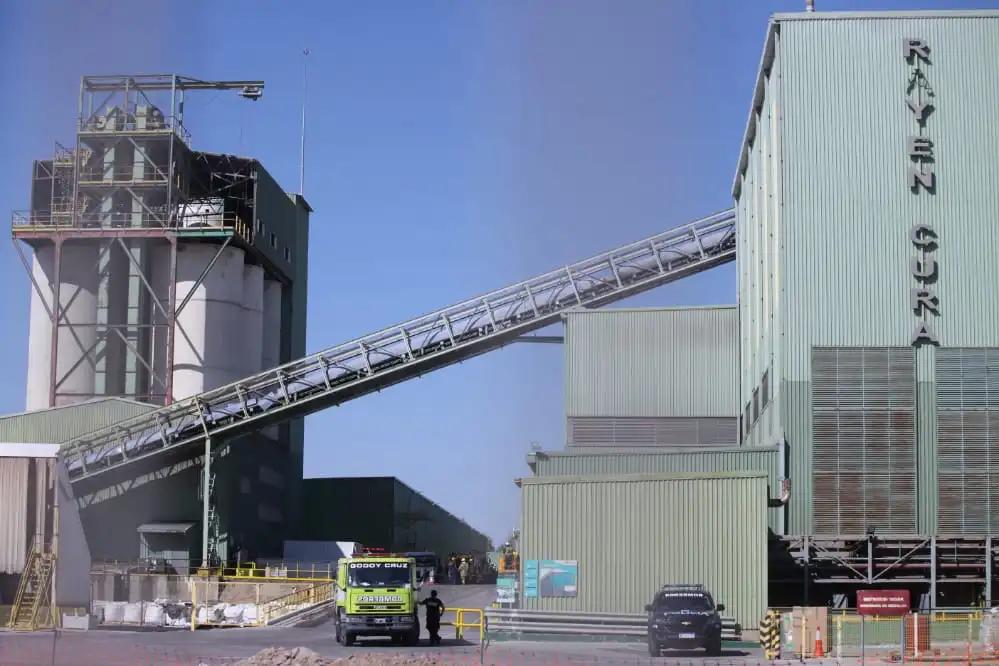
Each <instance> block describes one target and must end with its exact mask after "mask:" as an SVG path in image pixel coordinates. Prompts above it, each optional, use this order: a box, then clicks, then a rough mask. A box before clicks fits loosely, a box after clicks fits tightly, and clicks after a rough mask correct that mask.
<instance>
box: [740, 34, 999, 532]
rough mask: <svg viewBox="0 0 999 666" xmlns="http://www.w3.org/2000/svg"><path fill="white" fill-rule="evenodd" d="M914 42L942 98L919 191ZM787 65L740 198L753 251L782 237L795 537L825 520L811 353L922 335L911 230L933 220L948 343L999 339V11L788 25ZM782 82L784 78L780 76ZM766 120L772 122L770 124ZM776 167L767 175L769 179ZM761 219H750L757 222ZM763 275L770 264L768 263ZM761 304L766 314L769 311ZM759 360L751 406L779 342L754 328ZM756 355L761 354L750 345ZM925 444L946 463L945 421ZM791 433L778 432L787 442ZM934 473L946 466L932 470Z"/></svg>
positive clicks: (761, 291)
mask: <svg viewBox="0 0 999 666" xmlns="http://www.w3.org/2000/svg"><path fill="white" fill-rule="evenodd" d="M903 38H919V39H922V40H924V41H925V42H926V43H927V44H928V45H929V46H930V48H931V61H932V62H931V64H929V65H927V66H926V67H925V68H924V71H925V74H926V76H927V77H928V80H929V81H930V83H931V85H932V87H933V91H934V93H935V97H934V98H933V103H934V110H933V112H932V114H931V115H930V116H929V117H928V119H927V122H926V129H925V134H926V136H928V137H929V138H930V139H931V140H932V141H933V152H934V159H935V169H936V175H937V187H936V191H935V193H934V194H928V193H926V192H922V191H921V192H919V193H918V194H913V193H912V192H911V191H910V190H909V188H908V186H907V182H906V173H907V169H908V167H909V164H910V163H911V161H910V159H909V157H908V154H907V149H906V139H907V137H908V136H910V135H913V134H916V133H917V131H918V128H917V125H916V123H915V121H914V118H913V114H912V112H911V111H910V110H909V109H908V108H907V106H906V102H905V100H906V94H907V85H908V83H909V77H910V75H911V74H912V66H911V65H909V64H908V63H907V62H906V61H905V59H904V58H903V53H902V44H903V42H902V40H903ZM773 44H774V47H773V55H774V59H775V60H774V62H775V64H774V67H773V69H772V71H771V74H770V77H769V78H766V79H765V80H764V82H763V84H762V88H763V89H764V90H765V92H766V95H765V96H764V97H763V99H764V103H763V104H762V105H761V106H760V108H761V109H766V108H767V107H770V108H771V113H772V112H773V107H772V106H771V102H773V101H774V100H775V102H774V103H776V113H777V126H776V137H774V136H773V135H772V134H771V139H773V140H772V142H771V144H770V145H769V146H768V145H766V139H765V136H766V134H767V133H766V132H757V133H756V139H755V140H754V142H753V144H752V146H751V149H750V155H749V159H748V162H747V168H746V171H745V173H744V174H743V175H742V176H741V177H740V183H741V190H740V191H739V194H738V197H737V207H738V210H739V215H740V220H739V224H740V228H739V230H740V237H741V240H740V243H742V244H745V243H754V244H756V245H759V244H760V243H761V242H762V241H761V240H758V239H757V240H754V238H757V237H758V236H759V235H760V234H764V235H765V234H766V229H768V228H769V229H771V230H772V231H773V233H774V234H775V237H774V239H773V242H774V243H775V244H776V247H777V248H778V249H777V266H776V268H775V269H774V271H775V274H776V278H775V279H776V289H777V293H778V294H779V295H780V299H779V303H778V304H777V308H776V317H775V318H774V319H775V320H774V324H775V325H774V327H773V329H772V330H773V332H774V333H775V334H776V335H778V337H777V339H779V340H781V341H782V343H781V344H779V345H776V346H773V352H774V359H773V361H772V363H773V365H774V366H775V368H776V370H775V373H774V375H773V376H774V377H775V378H779V380H778V381H774V382H773V384H774V391H775V394H776V397H777V398H778V400H777V404H776V405H775V406H776V407H777V409H778V411H779V414H780V426H782V428H783V433H784V435H785V436H786V437H787V439H788V442H789V444H790V447H791V451H792V457H791V477H792V480H793V482H794V485H793V496H792V503H791V530H792V531H795V532H807V531H811V530H812V529H813V522H812V506H811V498H812V479H811V466H812V439H811V433H812V430H813V423H812V405H811V400H810V396H811V391H812V389H811V385H810V382H811V374H810V363H811V349H812V347H813V346H857V347H863V346H907V345H909V344H910V336H911V334H912V332H913V330H914V328H915V326H916V318H915V316H914V315H913V313H912V310H911V307H910V302H909V299H910V289H912V288H913V287H916V286H918V283H917V282H916V281H915V280H914V279H913V277H912V275H911V273H910V265H909V261H910V258H911V257H912V256H914V255H915V252H914V249H913V246H912V243H911V242H910V240H909V237H908V232H909V229H910V228H911V227H912V225H913V224H915V223H917V222H923V223H928V224H931V225H932V226H933V227H934V228H935V230H936V231H937V233H938V234H939V238H940V242H939V248H938V249H937V250H936V252H935V254H936V259H937V261H938V262H939V266H940V269H939V271H938V277H937V280H936V282H935V284H934V285H933V288H934V289H935V290H936V292H937V294H938V296H939V299H940V303H941V315H940V316H937V317H933V318H932V322H933V324H934V326H935V328H936V333H937V335H938V336H939V339H940V343H941V345H943V346H961V347H972V346H999V294H997V293H996V292H995V291H994V290H992V291H988V292H983V291H982V288H981V285H983V284H992V283H994V281H995V278H994V272H995V262H994V259H995V248H996V247H999V225H996V224H995V211H996V210H997V209H999V188H997V187H996V183H997V182H999V160H996V159H995V155H996V154H999V126H997V125H996V123H995V122H994V118H995V109H996V108H999V70H997V69H996V68H995V66H994V64H995V62H997V61H999V16H996V15H994V14H993V15H992V16H990V17H983V16H979V17H971V16H967V17H961V18H958V17H947V16H935V17H931V16H923V17H919V16H914V15H903V14H899V15H896V16H893V17H887V16H879V17H864V16H863V15H854V16H851V17H844V18H837V17H835V16H832V17H829V16H826V15H821V14H817V15H813V16H803V15H797V16H794V17H786V16H782V17H779V18H778V29H777V31H776V32H775V35H774V38H773ZM772 81H773V82H775V83H771V82H772ZM761 126H763V123H761ZM766 155H769V156H771V157H770V159H771V160H777V162H778V164H779V165H780V173H779V179H774V181H773V182H772V183H770V184H766V183H761V180H760V175H759V174H760V164H758V163H757V162H754V161H753V160H754V156H757V159H758V161H759V162H763V161H764V159H763V157H761V156H766ZM764 173H766V172H765V170H764ZM761 201H763V202H771V201H776V203H777V208H776V209H774V210H773V212H772V214H773V215H774V216H776V226H768V225H769V222H767V221H765V220H763V219H761V215H760V214H759V213H758V212H754V211H759V210H761V205H762V204H761ZM751 213H752V214H751ZM742 244H741V245H740V247H739V253H740V307H741V308H742V317H743V318H744V319H746V318H748V319H749V320H750V322H751V321H753V319H754V318H755V316H756V315H755V314H754V313H755V312H757V311H758V312H760V313H761V315H760V316H761V317H763V318H764V319H765V316H766V312H767V308H766V304H765V299H766V293H767V289H766V288H764V287H763V286H762V285H760V284H759V282H758V281H756V278H754V277H753V276H752V271H755V270H757V262H758V261H772V258H771V259H764V257H763V255H762V254H761V253H760V252H756V253H754V252H752V251H746V250H747V248H746V247H745V246H744V245H742ZM760 270H766V267H765V266H764V267H763V268H762V269H760ZM757 303H762V305H757ZM747 326H750V329H749V330H748V333H749V334H751V335H749V337H750V338H751V340H756V341H751V342H750V343H749V344H750V346H751V348H752V349H751V350H750V351H751V352H752V353H749V354H747V353H746V350H745V349H744V355H743V378H742V399H741V402H742V403H743V404H745V403H746V402H747V395H748V394H747V388H748V387H749V386H755V384H756V382H757V375H758V374H760V370H761V368H762V366H761V365H760V364H758V363H756V362H755V361H753V360H752V359H753V357H754V356H753V354H757V355H759V356H762V355H764V354H765V351H766V349H767V347H768V345H767V344H766V343H765V342H764V341H759V340H758V338H757V336H756V334H755V333H754V329H753V328H752V326H755V325H752V324H747V323H744V324H743V336H744V337H746V336H747ZM753 349H755V350H758V351H755V352H753V351H752V350H753ZM934 365H935V352H934V350H933V348H932V347H929V346H926V347H923V348H921V349H920V350H919V351H918V353H917V358H916V376H917V380H918V387H917V393H918V395H919V396H920V398H919V399H918V400H917V404H918V405H926V404H928V402H929V401H928V400H927V397H928V396H930V395H933V394H934V393H935V389H934V387H933V381H934ZM916 422H917V424H918V428H919V431H918V432H917V442H918V445H917V450H918V451H919V452H920V455H923V456H927V455H935V447H934V444H933V439H932V438H933V433H934V431H935V423H934V422H933V419H932V415H923V414H918V415H917V419H916ZM777 434H778V436H779V433H777ZM918 465H919V468H920V476H921V477H922V478H925V477H926V474H928V473H929V471H932V465H931V464H929V461H920V462H919V463H918ZM935 495H936V487H935V484H932V485H927V484H926V483H923V484H920V488H919V498H918V504H919V507H920V509H919V516H920V524H919V525H918V529H919V530H920V531H930V530H934V529H936V525H935V519H934V518H933V517H934V516H935V515H936V511H935V504H936V499H935Z"/></svg>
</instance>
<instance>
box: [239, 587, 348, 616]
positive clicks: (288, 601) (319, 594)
mask: <svg viewBox="0 0 999 666" xmlns="http://www.w3.org/2000/svg"><path fill="white" fill-rule="evenodd" d="M334 597H335V593H334V591H333V583H320V584H319V585H313V586H311V587H307V588H305V589H304V590H296V591H295V592H292V593H291V594H286V595H284V596H283V597H278V598H277V599H272V600H271V601H268V602H267V603H265V604H261V605H260V606H259V607H258V610H257V622H258V624H259V625H262V626H265V625H266V624H267V623H268V622H270V621H271V620H276V619H278V618H281V617H284V616H285V615H288V614H289V613H292V612H294V611H296V610H298V608H295V606H298V607H305V606H314V605H316V604H321V603H324V602H327V601H330V600H331V599H333V598H334Z"/></svg>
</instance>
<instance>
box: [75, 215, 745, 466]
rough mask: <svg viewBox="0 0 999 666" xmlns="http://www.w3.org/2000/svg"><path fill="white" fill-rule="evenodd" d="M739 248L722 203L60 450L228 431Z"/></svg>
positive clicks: (154, 451)
mask: <svg viewBox="0 0 999 666" xmlns="http://www.w3.org/2000/svg"><path fill="white" fill-rule="evenodd" d="M734 259H735V212H734V211H733V210H726V211H723V212H721V213H716V214H714V215H711V216H708V217H705V218H702V219H699V220H696V221H694V222H691V223H689V224H685V225H683V226H680V227H676V228H673V229H670V230H668V231H665V232H663V233H661V234H658V235H656V236H652V237H651V238H646V239H644V240H641V241H638V242H635V243H629V244H628V245H624V246H622V247H619V248H616V249H613V250H610V251H608V252H603V253H601V254H598V255H596V256H594V257H591V258H589V259H586V260H583V261H580V262H576V263H574V264H570V265H567V266H564V267H562V268H559V269H556V270H554V271H550V272H548V273H544V274H542V275H539V276H537V277H534V278H532V279H530V280H526V281H524V282H518V283H517V284H514V285H511V286H508V287H505V288H503V289H499V290H496V291H493V292H490V293H488V294H485V295H483V296H478V297H476V298H472V299H469V300H467V301H463V302H461V303H458V304H457V305H452V306H450V307H447V308H444V309H443V310H438V311H436V312H432V313H430V314H427V315H424V316H422V317H417V318H416V319H411V320H409V321H406V322H402V323H400V324H397V325H395V326H391V327H389V328H386V329H383V330H381V331H378V332H376V333H372V334H370V335H366V336H363V337H360V338H357V339H355V340H351V341H349V342H345V343H343V344H340V345H337V346H336V347H331V348H329V349H326V350H324V351H321V352H319V353H317V354H310V355H309V356H306V357H304V358H301V359H298V360H295V361H292V362H290V363H286V364H284V365H281V366H279V367H277V368H273V369H270V370H267V371H265V372H261V373H259V374H256V375H253V376H250V377H246V378H245V379H242V380H240V381H237V382H234V383H232V384H229V385H227V386H223V387H220V388H217V389H213V390H211V391H208V392H205V393H202V394H200V395H197V396H194V397H191V398H187V399H184V400H181V401H179V402H176V403H174V404H172V405H169V406H167V407H163V408H161V409H158V410H155V411H153V412H148V413H146V414H143V415H141V416H137V417H134V418H132V419H128V420H126V421H122V422H120V423H118V424H116V425H114V426H112V427H110V428H105V429H103V430H99V431H97V432H94V433H91V434H90V435H88V436H86V437H83V438H80V439H76V440H73V441H71V442H67V443H66V444H65V445H64V446H63V447H62V448H61V451H60V455H61V457H62V458H63V460H64V461H65V462H66V465H67V469H68V471H69V474H70V478H71V479H72V480H73V481H74V482H77V481H80V480H83V479H87V478H90V477H94V476H96V475H99V474H103V473H105V472H107V471H109V470H113V469H118V468H121V467H123V466H125V465H129V464H132V463H134V462H136V461H139V460H143V459H147V458H150V457H153V456H158V455H160V454H162V453H163V452H165V451H171V450H176V449H178V448H181V447H191V446H194V445H196V444H200V443H203V442H205V440H206V438H210V439H213V440H214V439H216V438H217V439H218V440H219V441H224V440H227V439H230V438H232V437H236V436H239V435H242V434H246V433H248V432H252V431H255V430H259V429H261V428H264V427H266V426H269V425H272V424H275V423H280V422H282V421H285V420H287V419H290V418H294V417H299V416H304V415H306V414H310V413H313V412H316V411H318V410H321V409H325V408H327V407H330V406H333V405H339V404H342V403H344V402H346V401H348V400H352V399H354V398H357V397H360V396H362V395H366V394H368V393H372V392H375V391H380V390H382V389H384V388H386V387H388V386H391V385H393V384H397V383H399V382H402V381H406V380H408V379H412V378H414V377H419V376H421V375H423V374H424V373H427V372H430V371H433V370H436V369H438V368H442V367H445V366H448V365H452V364H454V363H458V362H460V361H463V360H466V359H468V358H471V357H473V356H477V355H479V354H483V353H485V352H488V351H492V350H494V349H498V348H500V347H502V346H504V345H507V344H509V343H511V342H513V341H514V340H515V339H517V338H518V337H520V336H522V335H524V334H525V333H529V332H531V331H535V330H537V329H540V328H544V327H545V326H548V325H551V324H553V323H556V322H557V321H559V319H560V318H561V317H562V316H563V315H564V314H565V313H567V312H568V311H570V310H573V309H575V308H594V307H600V306H603V305H607V304H609V303H613V302H615V301H619V300H621V299H624V298H627V297H629V296H633V295H635V294H638V293H641V292H643V291H647V290H649V289H653V288H655V287H658V286H660V285H663V284H667V283H669V282H672V281H674V280H678V279H681V278H684V277H687V276H690V275H694V274H696V273H700V272H702V271H705V270H708V269H710V268H713V267H715V266H719V265H721V264H724V263H727V262H730V261H732V260H734Z"/></svg>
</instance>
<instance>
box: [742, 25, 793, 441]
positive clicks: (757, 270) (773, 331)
mask: <svg viewBox="0 0 999 666" xmlns="http://www.w3.org/2000/svg"><path fill="white" fill-rule="evenodd" d="M779 50H780V34H779V33H773V34H771V35H770V36H769V38H768V41H767V44H766V47H765V52H764V58H763V62H762V63H761V66H762V67H763V68H764V76H763V78H762V79H761V80H760V82H759V84H758V90H757V98H756V100H754V105H753V106H752V108H751V110H750V113H751V117H750V122H749V126H748V129H747V132H748V136H750V137H751V138H752V148H751V150H750V151H749V153H748V154H747V155H746V157H745V159H746V164H745V172H744V176H743V178H742V179H741V180H740V181H737V186H738V187H739V188H740V190H739V192H740V194H739V197H738V199H737V200H736V219H737V221H736V224H737V243H738V250H737V255H736V262H737V273H738V276H739V286H738V293H739V332H740V335H739V345H740V359H739V362H740V364H741V370H740V377H739V384H738V385H739V399H738V400H739V403H738V404H739V413H740V414H741V415H742V434H743V437H744V440H743V441H744V443H745V444H747V445H750V446H754V445H755V446H769V445H773V444H774V443H776V441H777V440H778V437H779V427H778V425H777V424H778V423H779V416H778V409H779V405H780V401H779V400H777V399H775V398H777V397H778V396H779V395H780V389H781V386H780V383H779V382H774V381H769V380H770V378H773V377H779V376H780V374H779V369H780V364H779V360H780V348H779V345H778V344H777V342H778V341H779V340H780V324H781V320H780V317H779V316H777V309H778V297H779V294H780V289H781V284H780V280H781V274H780V262H779V261H778V260H777V253H778V251H779V248H780V246H781V239H780V234H781V224H780V221H781V215H782V213H783V210H782V201H783V192H782V190H781V185H782V178H781V161H780V155H781V146H780V141H781V135H780V131H779V127H780V114H781V112H782V108H781V99H780V97H781V94H780V67H781V62H780V58H778V57H775V54H777V53H779ZM764 376H766V377H767V379H768V381H767V386H766V389H767V390H766V391H763V388H764V387H763V378H764ZM754 394H755V395H754ZM754 397H755V400H756V403H757V404H756V405H754V404H753V402H754ZM763 405H766V407H763Z"/></svg>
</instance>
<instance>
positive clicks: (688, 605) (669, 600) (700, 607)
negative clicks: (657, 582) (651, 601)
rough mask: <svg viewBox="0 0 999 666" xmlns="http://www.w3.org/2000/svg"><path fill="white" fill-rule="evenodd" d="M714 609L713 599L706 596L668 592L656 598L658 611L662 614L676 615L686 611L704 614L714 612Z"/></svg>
mask: <svg viewBox="0 0 999 666" xmlns="http://www.w3.org/2000/svg"><path fill="white" fill-rule="evenodd" d="M714 607H715V605H714V603H712V601H711V597H709V596H707V595H705V594H689V593H675V592H667V593H665V594H660V595H659V596H658V597H657V598H656V611H658V612H660V613H663V612H665V613H675V612H678V611H684V610H686V611H693V612H695V613H702V612H705V611H710V610H714Z"/></svg>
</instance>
